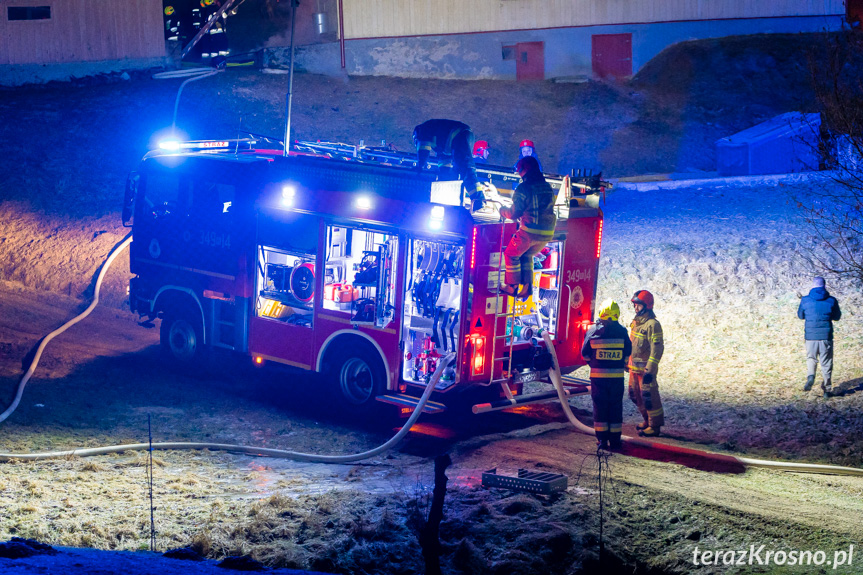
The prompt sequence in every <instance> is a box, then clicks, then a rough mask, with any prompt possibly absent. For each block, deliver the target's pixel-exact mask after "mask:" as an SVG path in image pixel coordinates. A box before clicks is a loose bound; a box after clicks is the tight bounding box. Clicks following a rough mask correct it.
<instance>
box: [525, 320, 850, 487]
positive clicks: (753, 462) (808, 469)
mask: <svg viewBox="0 0 863 575" xmlns="http://www.w3.org/2000/svg"><path fill="white" fill-rule="evenodd" d="M542 339H543V340H544V341H545V346H546V348H547V349H548V351H549V352H550V353H551V357H552V361H553V365H552V368H551V369H550V370H549V376H550V377H551V381H552V383H553V384H554V387H555V389H556V390H557V396H558V398H559V399H560V405H561V407H563V412H564V413H565V414H566V418H567V419H568V420H569V422H570V423H572V425H573V426H574V427H575V428H576V429H577V430H578V431H580V432H581V433H585V434H587V435H594V436H595V435H596V432H595V431H594V429H593V428H592V427H588V426H587V425H585V424H583V423H582V422H581V421H579V420H578V418H577V417H576V416H575V414H574V413H572V409H571V408H570V406H569V400H568V398H567V397H566V395H565V394H564V391H563V381H562V380H561V377H560V364H558V362H557V352H556V351H555V349H554V344H553V343H552V341H551V337H550V336H549V335H548V332H543V334H542ZM621 439H622V440H623V441H625V442H627V443H630V444H632V445H637V446H639V447H649V448H651V449H656V450H659V451H670V452H674V453H679V452H680V451H681V450H680V449H678V448H674V447H673V446H669V445H666V444H664V443H659V442H656V441H645V440H643V439H638V438H635V437H629V436H626V435H624V436H623V437H621ZM685 451H686V453H688V454H690V455H697V456H700V457H704V458H705V459H716V460H721V461H728V460H729V458H730V459H732V460H735V461H736V462H737V463H739V464H741V465H743V466H745V467H759V468H764V469H778V470H780V471H793V472H796V473H819V474H823V475H852V476H856V477H863V469H857V468H856V467H843V466H839V465H820V464H816V463H796V462H788V461H769V460H766V459H751V458H749V457H737V456H734V455H724V454H720V453H713V452H710V451H704V450H701V449H686V450H685Z"/></svg>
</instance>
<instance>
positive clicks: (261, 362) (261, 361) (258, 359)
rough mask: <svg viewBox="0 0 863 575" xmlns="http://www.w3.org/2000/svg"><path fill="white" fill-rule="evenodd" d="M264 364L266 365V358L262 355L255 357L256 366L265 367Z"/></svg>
mask: <svg viewBox="0 0 863 575" xmlns="http://www.w3.org/2000/svg"><path fill="white" fill-rule="evenodd" d="M263 363H264V358H263V357H261V356H260V355H256V356H255V365H263Z"/></svg>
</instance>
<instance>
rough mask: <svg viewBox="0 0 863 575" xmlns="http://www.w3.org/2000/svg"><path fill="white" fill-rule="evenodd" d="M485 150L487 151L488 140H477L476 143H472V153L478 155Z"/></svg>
mask: <svg viewBox="0 0 863 575" xmlns="http://www.w3.org/2000/svg"><path fill="white" fill-rule="evenodd" d="M485 151H488V142H486V141H485V140H477V141H476V144H474V145H473V155H474V156H478V155H480V154H481V153H483V152H485Z"/></svg>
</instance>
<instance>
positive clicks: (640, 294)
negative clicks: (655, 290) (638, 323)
mask: <svg viewBox="0 0 863 575" xmlns="http://www.w3.org/2000/svg"><path fill="white" fill-rule="evenodd" d="M631 301H632V303H640V304H641V305H643V306H644V309H645V310H648V309H651V310H652V309H653V294H652V293H650V292H649V291H647V290H646V289H643V290H638V291H637V292H635V295H634V296H632V300H631Z"/></svg>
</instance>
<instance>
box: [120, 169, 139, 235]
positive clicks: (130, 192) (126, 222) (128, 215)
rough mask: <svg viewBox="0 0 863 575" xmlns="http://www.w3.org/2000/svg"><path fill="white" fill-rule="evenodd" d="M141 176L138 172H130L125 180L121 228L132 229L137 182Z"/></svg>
mask: <svg viewBox="0 0 863 575" xmlns="http://www.w3.org/2000/svg"><path fill="white" fill-rule="evenodd" d="M140 179H141V176H140V175H139V174H138V172H132V173H130V174H129V177H128V178H126V193H125V194H124V196H123V227H124V228H130V227H132V213H133V211H132V210H133V208H134V205H135V194H136V193H137V192H138V181H139V180H140Z"/></svg>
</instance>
